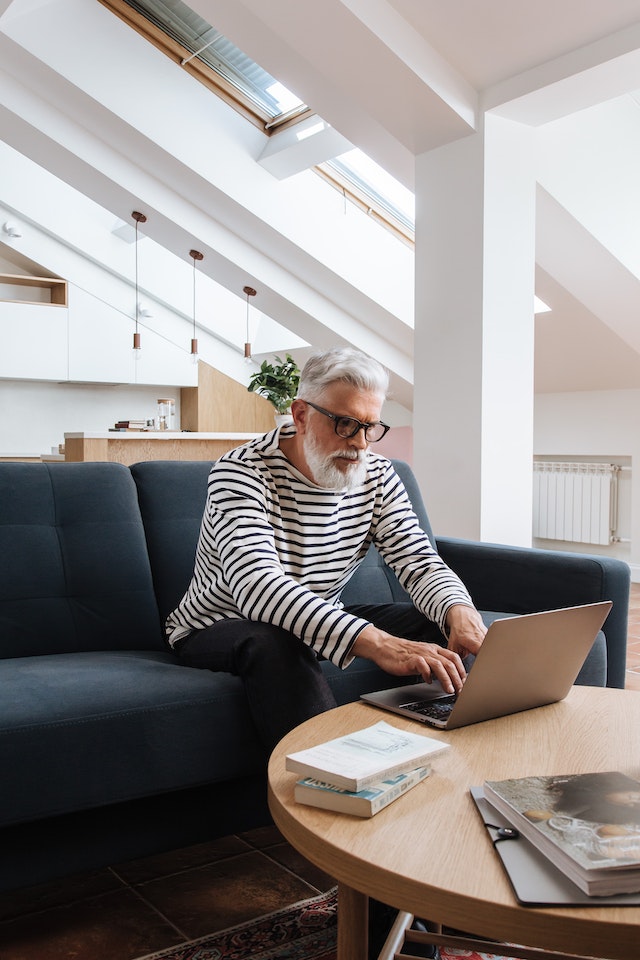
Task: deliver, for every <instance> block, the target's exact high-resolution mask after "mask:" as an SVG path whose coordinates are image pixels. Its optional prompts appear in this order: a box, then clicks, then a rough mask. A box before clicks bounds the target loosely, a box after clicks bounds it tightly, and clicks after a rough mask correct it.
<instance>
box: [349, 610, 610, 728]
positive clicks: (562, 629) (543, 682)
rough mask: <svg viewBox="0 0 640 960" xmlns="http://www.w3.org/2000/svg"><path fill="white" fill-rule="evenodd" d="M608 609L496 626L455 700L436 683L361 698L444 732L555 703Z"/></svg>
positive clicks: (539, 615)
mask: <svg viewBox="0 0 640 960" xmlns="http://www.w3.org/2000/svg"><path fill="white" fill-rule="evenodd" d="M612 606H613V604H612V602H611V601H610V600H605V601H602V602H601V603H589V604H584V605H582V606H577V607H565V608H563V609H561V610H548V611H545V612H543V613H531V614H526V615H524V616H517V617H507V618H505V619H501V620H495V621H494V622H493V623H492V624H491V626H490V627H489V629H488V630H487V633H486V636H485V638H484V642H483V644H482V646H481V647H480V650H479V651H478V654H477V656H476V659H475V662H474V664H473V667H472V668H471V669H470V670H469V673H468V675H467V679H466V680H465V683H464V685H463V687H462V690H461V691H460V693H458V694H457V695H451V694H448V693H446V691H444V690H443V689H442V687H441V686H440V684H439V683H438V681H436V680H434V681H433V683H424V682H419V683H416V682H414V683H410V684H408V685H404V686H402V687H392V688H391V689H389V690H379V691H377V692H375V693H363V694H362V695H361V699H362V700H364V701H366V702H367V703H370V704H372V705H373V706H375V707H381V708H382V709H383V710H390V711H391V712H392V713H399V714H401V715H402V716H403V717H409V718H410V719H411V720H417V721H419V722H420V723H427V724H429V725H430V726H432V727H438V728H440V729H444V730H453V729H455V728H456V727H465V726H467V725H468V724H470V723H479V722H480V721H481V720H491V719H493V718H494V717H504V716H507V715H508V714H512V713H519V712H520V711H521V710H531V709H532V708H533V707H541V706H543V705H544V704H547V703H556V702H557V701H558V700H563V699H564V698H565V697H566V695H567V694H568V692H569V690H570V689H571V686H572V685H573V683H574V681H575V679H576V677H577V676H578V673H579V672H580V668H581V667H582V664H583V663H584V661H585V659H586V657H587V654H588V653H589V651H590V649H591V647H592V645H593V642H594V640H595V638H596V636H597V634H598V631H599V630H600V628H601V626H602V624H603V623H604V621H605V620H606V618H607V615H608V613H609V611H610V609H611V607H612Z"/></svg>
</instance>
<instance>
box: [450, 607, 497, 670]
mask: <svg viewBox="0 0 640 960" xmlns="http://www.w3.org/2000/svg"><path fill="white" fill-rule="evenodd" d="M446 624H447V638H448V639H447V647H448V648H449V650H452V651H453V652H454V653H457V654H458V655H459V656H460V657H466V656H468V655H469V654H470V653H472V654H473V655H474V656H475V655H476V654H477V652H478V650H479V649H480V647H481V646H482V641H483V640H484V635H485V633H486V632H487V628H486V627H485V625H484V623H483V622H482V617H481V616H480V614H479V613H478V611H477V610H476V608H475V607H469V606H467V605H466V604H464V603H456V604H454V605H453V606H452V607H449V609H448V611H447V616H446Z"/></svg>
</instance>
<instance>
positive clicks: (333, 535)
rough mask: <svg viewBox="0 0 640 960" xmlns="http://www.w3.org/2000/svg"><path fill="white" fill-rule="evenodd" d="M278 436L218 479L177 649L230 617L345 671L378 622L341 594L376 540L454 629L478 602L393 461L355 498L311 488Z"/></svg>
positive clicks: (375, 465) (240, 452) (256, 445)
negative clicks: (360, 639) (459, 607)
mask: <svg viewBox="0 0 640 960" xmlns="http://www.w3.org/2000/svg"><path fill="white" fill-rule="evenodd" d="M281 432H282V434H283V436H291V435H293V433H295V428H294V427H293V426H285V427H282V428H280V429H279V430H274V431H272V432H270V433H268V434H266V435H265V436H263V437H260V438H258V439H257V440H253V441H251V442H250V443H248V444H245V445H244V446H241V447H237V448H236V449H234V450H231V451H230V452H229V453H225V454H224V455H223V456H222V457H221V458H220V459H219V460H218V461H216V463H215V464H214V465H213V467H212V469H211V472H210V474H209V480H208V492H207V501H206V505H205V510H204V514H203V518H202V524H201V527H200V536H199V540H198V546H197V550H196V557H195V567H194V573H193V578H192V580H191V583H190V585H189V587H188V589H187V592H186V593H185V595H184V597H183V598H182V600H181V601H180V603H179V604H178V607H177V608H176V609H175V610H174V611H173V613H171V614H170V615H169V617H168V618H167V633H168V636H169V641H170V643H171V644H174V643H175V642H176V641H177V640H179V639H180V638H181V637H184V636H186V635H187V634H188V633H190V632H191V631H192V630H201V629H203V628H205V627H209V626H211V625H212V624H213V623H215V622H217V621H219V620H224V619H229V618H233V619H244V620H255V621H260V622H266V623H271V624H273V625H274V626H278V627H282V628H284V629H285V630H288V631H289V632H290V633H293V634H294V635H295V636H297V637H298V638H299V639H300V640H302V641H303V642H304V643H306V644H308V645H309V646H310V647H311V648H312V649H313V650H315V652H316V653H317V654H319V655H322V656H323V657H325V658H326V659H328V660H331V661H333V663H335V664H336V665H337V666H339V667H346V666H348V665H349V663H351V661H352V659H353V657H352V655H351V654H350V649H351V646H352V645H353V642H354V641H355V639H356V637H357V636H358V634H359V633H360V632H361V631H362V630H363V629H364V628H365V627H366V626H368V621H366V620H363V619H360V618H359V617H356V616H353V615H352V614H350V613H348V612H347V611H346V610H345V609H344V608H343V606H342V604H341V602H340V593H341V591H342V590H343V588H344V586H345V584H346V583H347V582H348V581H349V579H350V578H351V577H352V576H353V574H354V573H355V571H356V570H357V568H358V566H359V565H360V563H361V562H362V560H363V559H364V557H365V554H366V553H367V550H368V549H369V546H370V544H371V543H373V544H375V546H376V548H377V549H378V551H379V552H380V554H381V555H382V557H383V558H384V559H385V561H386V562H387V563H388V564H389V566H390V567H391V569H392V570H393V571H394V572H395V574H396V576H397V577H398V580H399V581H400V583H401V584H402V586H403V587H404V588H405V590H406V591H407V592H408V593H409V595H410V596H411V599H412V600H413V602H414V604H415V606H416V607H417V608H418V609H419V610H420V611H421V612H422V613H423V614H424V615H425V616H427V617H428V618H429V619H430V620H433V621H434V622H435V623H437V624H438V626H439V627H440V629H441V630H442V631H443V632H444V626H445V617H446V614H447V611H448V609H449V607H451V606H452V605H453V604H455V603H463V604H467V605H470V606H473V603H472V600H471V598H470V597H469V594H468V593H467V591H466V589H465V587H464V586H463V584H462V582H461V581H460V580H459V578H458V577H457V576H456V575H455V574H454V573H453V571H452V570H450V568H449V567H448V566H447V565H446V564H445V563H444V561H443V560H442V559H441V558H440V557H439V556H438V554H437V552H436V551H435V550H434V548H433V547H432V546H431V543H430V542H429V539H428V537H427V535H426V534H425V533H424V532H423V530H422V529H421V528H420V524H419V521H418V518H417V517H416V515H415V513H414V512H413V509H412V507H411V503H410V501H409V497H408V495H407V492H406V490H405V488H404V485H403V483H402V481H401V480H400V478H399V477H398V475H397V474H396V472H395V470H394V469H393V466H392V464H391V462H390V461H389V460H388V459H386V458H385V457H382V456H379V455H377V454H373V453H371V452H370V451H369V452H368V454H367V467H368V469H367V478H366V480H365V482H364V483H363V484H362V485H361V486H357V487H355V488H353V489H351V490H344V489H341V490H338V489H327V488H326V487H319V486H317V485H316V484H314V483H312V482H311V481H310V480H307V479H306V478H305V477H304V476H303V475H302V474H301V473H299V472H298V471H297V470H296V469H295V468H294V467H293V466H292V465H291V464H290V463H289V461H288V460H287V459H286V457H285V456H284V454H283V453H282V451H281V450H280V449H279V446H278V440H279V436H280V433H281Z"/></svg>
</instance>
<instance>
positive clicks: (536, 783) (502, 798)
mask: <svg viewBox="0 0 640 960" xmlns="http://www.w3.org/2000/svg"><path fill="white" fill-rule="evenodd" d="M484 796H485V799H486V800H487V801H488V803H490V804H491V805H492V806H493V807H494V808H495V809H496V810H497V811H498V812H499V813H500V814H502V816H503V817H504V818H505V819H506V820H507V821H508V822H509V823H510V824H511V826H512V827H513V828H515V840H516V842H517V835H518V832H519V833H520V834H521V835H522V836H523V837H526V838H527V840H529V842H530V843H532V844H533V846H535V847H536V849H538V850H539V851H540V853H542V854H544V856H546V857H547V858H548V859H549V860H550V861H551V862H552V863H553V864H554V865H555V866H556V867H557V868H558V869H559V870H561V871H562V872H563V873H564V874H565V875H566V876H567V877H569V879H570V880H571V881H572V882H573V883H574V884H575V885H576V886H577V887H579V889H580V890H582V891H583V892H584V893H586V894H587V895H588V896H593V897H598V896H602V897H606V896H614V895H616V894H625V893H638V892H640V781H638V780H634V779H632V778H631V777H628V776H627V775H626V774H624V773H620V772H619V771H607V772H604V773H580V774H567V775H563V776H547V777H520V778H517V779H513V780H498V781H485V784H484ZM505 842H512V841H511V840H508V841H505Z"/></svg>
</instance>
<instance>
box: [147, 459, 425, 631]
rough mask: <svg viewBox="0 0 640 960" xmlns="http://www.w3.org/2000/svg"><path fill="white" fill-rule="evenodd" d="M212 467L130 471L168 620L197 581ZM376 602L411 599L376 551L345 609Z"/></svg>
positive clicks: (418, 503)
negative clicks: (196, 565) (195, 569)
mask: <svg viewBox="0 0 640 960" xmlns="http://www.w3.org/2000/svg"><path fill="white" fill-rule="evenodd" d="M393 463H394V466H395V468H396V470H397V472H398V474H399V475H400V477H401V478H402V480H403V482H404V484H405V487H406V488H407V492H408V494H409V497H410V499H411V502H412V504H413V508H414V510H415V511H416V513H417V514H418V517H419V518H420V521H421V523H422V525H423V528H424V529H425V530H426V532H427V533H428V534H429V536H430V537H431V540H432V542H434V541H433V536H432V532H431V526H430V524H429V518H428V517H427V512H426V510H425V507H424V503H423V501H422V497H421V495H420V491H419V489H418V485H417V483H416V479H415V477H414V475H413V472H412V470H411V468H410V467H409V465H408V464H406V463H404V462H402V461H393ZM211 466H212V464H211V462H209V461H177V460H148V461H145V462H143V463H136V464H134V465H133V466H132V467H131V468H130V469H131V473H132V476H133V479H134V480H135V483H136V486H137V488H138V500H139V503H140V511H141V513H142V520H143V523H144V528H145V533H146V537H147V547H148V550H149V557H150V560H151V569H152V572H153V582H154V587H155V591H156V598H157V601H158V607H159V610H160V615H161V617H162V619H163V620H164V619H165V618H166V617H167V616H168V614H169V613H171V611H172V610H173V609H174V608H175V607H176V605H177V604H178V602H179V601H180V599H181V597H182V595H183V593H184V591H185V590H186V589H187V586H188V585H189V581H190V580H191V575H192V573H193V563H194V558H195V552H196V545H197V542H198V534H199V531H200V523H201V520H202V513H203V510H204V505H205V500H206V495H207V478H208V476H209V471H210V469H211ZM371 597H375V598H376V602H378V603H389V602H392V601H394V600H406V599H408V596H407V594H406V593H405V591H404V590H403V589H402V587H401V586H400V584H399V583H398V581H397V579H396V577H395V574H394V573H393V572H392V571H391V570H390V569H389V567H388V566H387V565H386V563H384V561H383V560H382V558H381V557H380V554H379V553H378V552H377V550H375V549H374V548H373V547H372V548H371V549H370V550H369V553H368V554H367V557H366V559H365V561H364V563H363V564H362V566H361V567H360V569H359V570H358V572H357V573H356V575H355V576H354V577H353V578H352V580H351V581H350V583H349V584H348V585H347V587H346V588H345V590H344V591H343V594H342V598H343V600H344V602H345V603H370V602H371Z"/></svg>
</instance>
